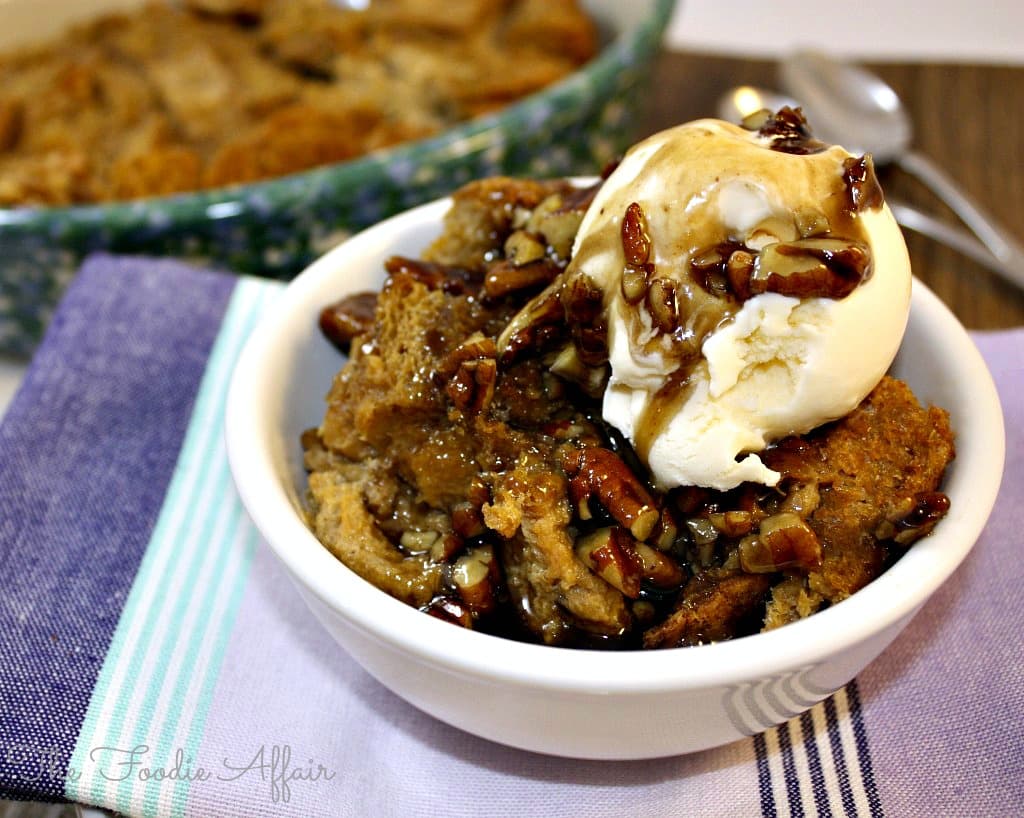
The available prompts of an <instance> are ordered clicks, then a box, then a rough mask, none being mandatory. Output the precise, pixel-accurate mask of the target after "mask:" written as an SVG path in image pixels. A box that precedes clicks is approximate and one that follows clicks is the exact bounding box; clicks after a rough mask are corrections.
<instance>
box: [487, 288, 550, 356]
mask: <svg viewBox="0 0 1024 818" xmlns="http://www.w3.org/2000/svg"><path fill="white" fill-rule="evenodd" d="M560 291H561V279H555V281H553V282H551V284H549V285H548V286H547V288H546V289H544V290H543V291H542V292H540V293H538V294H537V295H535V296H534V297H533V298H532V299H531V300H530V301H529V302H528V303H527V304H526V306H525V307H523V308H522V309H521V310H520V311H519V312H518V313H516V315H515V317H514V318H513V319H512V320H511V321H509V322H508V324H507V325H506V326H505V329H503V330H502V331H501V335H499V336H498V344H497V348H498V359H499V360H500V361H501V363H502V364H503V365H507V364H510V363H512V362H513V361H514V360H516V358H518V357H519V356H520V355H522V354H523V353H525V352H528V351H531V350H539V349H542V348H544V347H546V346H547V345H548V344H549V343H551V342H552V341H554V340H556V339H557V338H559V337H560V336H561V335H562V333H563V332H564V325H565V311H564V310H563V309H562V301H561V298H560Z"/></svg>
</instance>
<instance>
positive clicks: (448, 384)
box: [433, 332, 498, 414]
mask: <svg viewBox="0 0 1024 818" xmlns="http://www.w3.org/2000/svg"><path fill="white" fill-rule="evenodd" d="M496 355H497V347H496V346H495V343H494V339H492V338H488V337H486V336H485V335H483V334H482V333H479V332H477V333H474V334H473V335H471V336H470V337H469V338H467V339H466V340H465V341H463V342H462V343H461V344H459V345H458V346H457V347H455V349H453V350H452V351H451V352H449V353H448V354H447V355H446V356H445V358H444V360H442V361H441V364H440V365H439V366H438V368H437V371H436V372H435V373H434V376H433V377H434V382H435V383H437V384H439V385H443V386H444V390H445V394H447V395H448V397H449V398H450V399H451V401H452V404H453V405H454V406H455V408H456V409H458V410H459V411H462V412H470V413H474V414H476V413H480V412H486V411H487V409H488V407H489V406H490V404H491V400H492V399H493V398H494V385H495V383H496V382H497V379H498V363H497V361H496V360H495V356H496Z"/></svg>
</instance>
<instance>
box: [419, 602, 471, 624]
mask: <svg viewBox="0 0 1024 818" xmlns="http://www.w3.org/2000/svg"><path fill="white" fill-rule="evenodd" d="M422 610H423V611H424V612H425V613H428V614H430V615H431V616H433V617H436V618H437V619H441V620H443V621H445V622H451V623H452V624H453V625H461V626H462V627H463V628H472V627H473V612H472V611H471V610H470V609H469V606H468V605H467V604H466V603H465V602H463V601H462V600H460V599H453V598H452V597H450V596H437V597H434V598H433V599H432V600H430V602H429V603H428V604H427V606H426V607H425V608H423V609H422Z"/></svg>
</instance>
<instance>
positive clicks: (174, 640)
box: [66, 278, 281, 815]
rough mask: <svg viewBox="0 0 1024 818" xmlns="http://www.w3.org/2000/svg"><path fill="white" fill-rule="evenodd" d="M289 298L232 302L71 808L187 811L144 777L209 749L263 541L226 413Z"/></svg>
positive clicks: (242, 284) (118, 642) (99, 705)
mask: <svg viewBox="0 0 1024 818" xmlns="http://www.w3.org/2000/svg"><path fill="white" fill-rule="evenodd" d="M280 289H281V285H279V284H275V283H271V282H266V281H261V280H256V279H248V278H242V279H240V280H239V283H238V285H237V286H236V287H235V290H234V293H233V294H232V297H231V301H230V303H229V305H228V309H227V311H226V313H225V316H224V321H223V324H222V327H221V331H220V333H219V335H218V337H217V340H216V342H215V344H214V347H213V350H212V352H211V355H210V359H209V362H208V365H207V370H206V373H205V375H204V378H203V381H202V384H201V386H200V391H199V395H198V397H197V399H196V405H195V409H194V411H193V414H192V417H191V421H190V424H189V428H188V431H187V433H186V435H185V439H184V443H183V446H182V450H181V453H180V456H179V459H178V463H177V466H176V468H175V473H174V476H173V478H172V480H171V484H170V487H169V489H168V493H167V497H166V499H165V502H164V505H163V508H162V510H161V513H160V517H159V519H158V522H157V525H156V527H155V529H154V531H153V535H152V537H151V539H150V542H149V545H148V546H147V550H146V554H145V556H144V557H143V560H142V564H141V566H140V568H139V571H138V574H137V576H136V578H135V582H134V583H133V585H132V588H131V591H130V593H129V596H128V600H127V603H126V605H125V607H124V610H123V611H122V614H121V618H120V621H119V622H118V626H117V629H116V631H115V635H114V639H113V642H112V644H111V647H110V649H109V651H108V653H107V656H106V659H105V661H104V664H103V668H102V670H101V672H100V676H99V679H98V681H97V684H96V688H95V690H94V692H93V696H92V699H91V701H90V704H89V709H88V712H87V714H86V718H85V721H84V723H83V726H82V730H81V732H80V734H79V738H78V742H77V744H76V747H75V750H74V753H73V754H72V761H71V770H72V774H71V775H69V776H68V783H67V788H66V795H67V797H68V798H70V799H72V800H77V801H83V802H86V803H95V804H101V805H109V806H115V807H116V808H117V809H118V810H119V811H121V812H125V813H128V814H133V815H135V814H140V815H163V814H180V812H181V810H182V809H183V805H184V803H185V800H186V799H187V796H188V787H189V783H190V782H189V781H188V780H185V779H180V778H179V779H178V780H169V779H164V780H156V779H155V778H150V779H149V780H146V778H147V776H146V773H145V769H149V770H157V769H162V770H172V769H175V766H176V762H177V759H176V757H175V754H176V753H177V752H178V751H179V749H178V748H180V751H181V753H182V760H183V761H184V765H182V764H178V765H177V766H178V768H179V769H182V768H183V767H184V766H187V763H188V761H187V759H188V757H189V756H190V754H192V753H194V752H195V750H196V748H197V746H198V744H199V741H200V740H201V738H202V732H203V725H204V721H205V717H206V713H207V710H208V706H209V700H210V693H211V690H212V688H213V684H214V682H215V681H216V677H217V673H218V670H219V667H220V664H221V661H222V659H223V654H224V646H225V642H226V638H227V634H228V632H229V631H230V628H231V625H232V622H233V621H234V616H235V613H236V611H237V606H238V600H239V598H240V595H241V591H242V588H243V587H244V585H245V580H246V577H247V574H248V568H249V564H250V562H251V559H252V553H253V550H254V548H255V546H256V543H257V542H258V535H257V534H256V532H255V529H254V528H253V527H252V525H251V524H250V523H249V520H248V518H247V517H246V515H244V513H243V512H242V507H241V504H240V503H239V501H238V498H237V496H236V495H235V492H234V488H233V484H232V481H231V477H230V473H229V470H228V465H227V459H226V455H225V451H224V446H223V434H224V403H225V399H226V395H227V388H228V383H229V380H230V376H231V372H232V369H233V367H234V364H235V361H236V359H237V357H238V355H239V353H240V351H241V348H242V346H243V344H244V342H245V340H246V339H247V338H248V336H249V334H250V332H251V331H252V329H253V327H254V326H255V324H256V322H257V320H258V318H259V316H260V314H261V313H262V311H263V309H264V308H265V306H266V305H267V304H268V303H269V302H270V301H271V300H272V299H273V297H274V296H276V295H277V294H278V293H279V292H280ZM143 747H146V748H148V749H147V750H146V751H145V752H143V751H142V750H141V748H143ZM104 748H106V749H104ZM134 751H137V752H134ZM133 752H134V754H133Z"/></svg>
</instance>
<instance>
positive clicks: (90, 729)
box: [0, 256, 1024, 818]
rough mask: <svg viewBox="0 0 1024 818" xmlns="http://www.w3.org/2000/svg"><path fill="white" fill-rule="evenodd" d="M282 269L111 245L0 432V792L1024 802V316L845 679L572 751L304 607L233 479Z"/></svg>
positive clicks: (630, 804) (145, 798)
mask: <svg viewBox="0 0 1024 818" xmlns="http://www.w3.org/2000/svg"><path fill="white" fill-rule="evenodd" d="M280 287H281V285H279V284H275V283H271V282H264V281H257V280H254V279H247V278H241V279H239V278H231V277H227V276H222V275H218V274H214V273H209V272H204V271H198V270H195V269H191V268H188V267H186V266H184V265H181V264H177V263H174V262H168V261H153V260H145V259H133V258H117V257H109V256H100V257H96V258H94V259H92V260H91V261H90V262H88V263H87V264H86V266H85V267H84V268H83V270H82V272H81V273H80V274H79V276H78V277H77V278H76V280H75V282H74V284H73V285H72V287H71V289H70V290H69V292H68V294H67V296H66V298H65V300H64V302H63V304H62V305H61V307H60V309H59V311H58V313H57V315H56V317H55V319H54V321H53V324H52V326H51V328H50V331H49V333H48V335H47V338H46V340H45V341H44V343H43V345H42V347H41V348H40V349H39V351H38V353H37V356H36V358H35V360H34V361H33V364H32V366H31V368H30V371H29V373H28V375H27V376H26V378H25V381H24V384H23V386H22V389H21V391H20V392H19V394H18V395H17V396H16V398H15V400H14V401H13V403H12V405H11V407H10V409H9V410H8V413H7V416H6V418H5V419H4V421H3V424H2V426H0V796H7V797H15V798H26V799H29V798H30V799H41V800H53V799H68V800H72V801H78V802H81V803H87V804H94V805H99V806H102V807H106V808H109V809H112V810H116V811H118V812H121V813H124V814H127V815H161V816H162V815H189V816H203V817H204V818H209V817H210V816H234V815H248V816H256V815H284V816H291V815H294V816H319V815H344V816H369V815H373V816H415V815H423V816H437V815H446V816H447V815H451V816H478V815H482V814H495V815H513V814H514V815H522V816H529V815H544V816H606V815H607V816H621V815H635V816H662V815H694V816H751V815H763V816H783V815H786V816H812V815H817V816H853V815H856V816H860V815H864V816H880V815H894V816H928V817H929V818H931V816H936V815H958V816H983V815H984V816H991V815H999V816H1003V815H1020V814H1024V727H1022V719H1021V716H1020V713H1021V712H1022V710H1024V678H1022V675H1024V658H1022V654H1021V642H1022V640H1021V636H1020V634H1021V633H1022V631H1024V594H1022V593H1021V590H1020V589H1021V588H1022V587H1024V567H1022V564H1021V559H1020V548H1021V536H1022V535H1021V533H1020V532H1021V531H1022V530H1024V510H1022V509H1024V481H1022V477H1024V433H1022V432H1021V426H1022V424H1024V397H1022V393H1021V385H1022V384H1024V378H1022V374H1024V363H1022V362H1024V328H1022V329H1016V330H1010V331H1004V332H994V333H976V334H975V335H974V338H975V340H976V342H977V343H978V345H979V347H980V349H981V351H982V353H983V355H984V356H985V358H986V360H987V361H988V364H989V367H990V368H991V370H992V373H993V375H994V376H995V379H996V382H997V384H998V386H999V389H1000V395H1001V398H1002V400H1003V407H1004V412H1005V415H1006V428H1007V435H1008V441H1007V442H1008V450H1007V461H1006V469H1005V476H1004V480H1003V487H1002V491H1001V494H1000V497H999V499H998V501H997V503H996V507H995V511H994V513H993V515H992V518H991V520H990V522H989V525H988V527H987V529H986V530H985V532H984V534H983V535H982V537H981V539H980V541H979V542H978V544H977V546H976V548H975V549H974V551H973V552H972V554H971V555H970V556H969V557H968V559H967V561H966V562H965V564H964V565H963V566H962V567H961V569H960V570H959V571H958V572H957V573H956V575H955V576H954V577H953V578H952V579H951V580H950V581H949V583H947V585H946V586H945V587H944V588H942V589H941V590H940V591H939V593H938V594H936V596H935V597H934V598H933V599H932V600H931V601H930V602H929V603H928V605H927V606H926V607H925V609H924V610H923V611H922V612H921V613H920V614H919V615H918V616H917V617H916V618H915V619H914V620H913V622H912V623H911V624H910V626H909V627H908V628H907V630H906V631H905V632H904V633H903V634H902V635H901V636H900V637H899V638H898V639H897V640H896V642H895V643H894V644H893V645H892V646H891V647H890V648H889V649H888V650H887V651H885V653H883V654H882V656H881V657H880V658H879V659H878V660H876V661H875V662H874V663H872V664H871V665H870V666H869V667H868V668H867V669H866V670H865V671H864V672H863V673H862V674H861V675H860V677H858V679H857V680H856V681H854V682H853V683H851V684H850V685H848V686H847V687H846V688H845V689H844V690H842V691H839V692H838V693H837V694H836V695H835V696H833V697H831V698H829V699H828V700H826V701H825V702H822V703H820V704H819V705H817V706H816V707H814V708H812V709H811V710H810V711H808V712H807V713H804V714H803V715H801V716H799V717H797V718H795V719H793V720H791V721H790V722H788V723H786V724H784V725H781V726H780V727H778V728H775V729H772V730H768V731H766V732H765V733H762V734H760V735H758V736H754V737H752V738H750V739H745V740H742V741H738V742H735V743H733V744H730V745H728V746H726V747H721V748H718V749H715V750H710V751H707V752H703V753H697V754H693V755H689V756H682V757H678V758H669V759H660V760H656V761H643V762H625V763H610V762H585V761H573V760H566V759H557V758H550V757H545V756H539V755H534V754H530V753H526V752H522V751H519V750H513V749H509V748H506V747H502V746H499V745H496V744H493V743H490V742H488V741H485V740H483V739H479V738H476V737H473V736H470V735H468V734H465V733H462V732H460V731H458V730H456V729H453V728H451V727H448V726H446V725H444V724H442V723H440V722H438V721H435V720H434V719H432V718H430V717H428V716H426V715H424V714H422V713H420V712H419V711H417V710H416V709H414V708H412V707H411V706H409V705H407V704H405V703H404V702H403V701H402V700H400V699H398V698H397V697H395V696H394V695H393V694H391V693H390V692H388V691H387V690H386V689H384V688H383V687H381V686H380V685H379V684H378V683H377V682H376V681H374V680H373V679H372V678H370V677H369V676H368V675H367V674H366V673H364V672H363V671H362V670H361V669H360V668H359V666H358V665H357V664H356V663H355V662H354V661H353V660H352V659H351V658H350V657H349V656H348V655H347V654H345V653H344V652H343V651H342V650H341V649H340V648H338V647H337V646H336V645H335V643H334V642H333V641H332V640H331V638H330V637H329V636H328V635H327V634H326V632H324V631H323V630H322V629H321V627H320V626H319V625H318V624H317V623H316V622H315V621H314V620H313V618H312V617H311V615H310V614H309V613H308V611H307V609H306V608H305V606H304V604H303V603H302V601H301V600H300V599H299V597H298V596H297V593H296V591H295V589H294V587H293V586H292V584H291V583H290V581H289V579H288V578H287V576H286V574H285V572H284V570H283V569H282V568H281V566H280V565H279V564H278V563H277V561H276V559H275V558H274V556H273V554H272V553H271V552H270V550H269V549H268V548H267V546H266V545H265V544H263V543H262V542H261V541H260V539H259V536H258V534H257V533H256V532H255V530H254V529H253V527H252V525H251V524H250V523H249V521H248V519H247V517H246V516H245V513H244V511H243V510H242V508H241V505H240V503H239V501H238V499H237V497H236V495H235V494H234V489H233V487H232V485H231V480H230V475H229V474H228V471H227V464H226V460H225V456H224V451H223V444H222V431H223V428H222V417H223V400H224V394H225V390H226V386H227V381H228V378H229V376H230V372H231V366H232V364H233V362H234V360H235V357H236V356H237V354H238V352H239V350H240V347H241V345H242V343H243V342H244V339H245V337H246V336H247V334H248V332H249V331H250V329H251V327H252V326H253V323H254V321H255V320H256V318H257V317H258V316H259V314H260V313H261V311H262V310H264V309H265V308H266V307H267V305H268V304H270V303H271V302H272V301H273V299H274V298H275V296H276V295H277V294H278V293H279V292H280Z"/></svg>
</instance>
